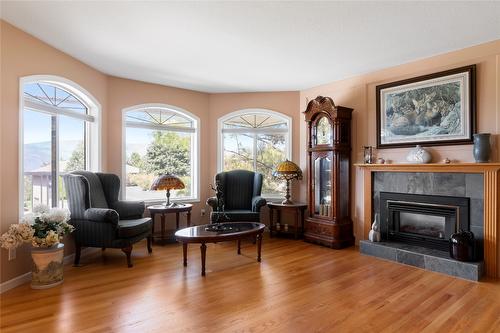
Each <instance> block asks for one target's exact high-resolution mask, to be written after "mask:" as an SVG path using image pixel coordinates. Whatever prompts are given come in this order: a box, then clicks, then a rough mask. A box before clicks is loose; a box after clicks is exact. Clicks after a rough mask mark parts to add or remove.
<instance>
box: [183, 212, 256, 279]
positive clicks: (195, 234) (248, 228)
mask: <svg viewBox="0 0 500 333" xmlns="http://www.w3.org/2000/svg"><path fill="white" fill-rule="evenodd" d="M220 225H221V226H223V227H226V228H230V229H229V230H224V231H207V230H205V229H206V228H207V227H209V226H213V224H205V225H199V226H194V227H190V228H184V229H181V230H179V231H177V232H176V233H175V238H176V239H177V241H178V242H181V243H182V252H183V255H184V266H187V246H188V244H189V243H201V246H200V250H201V275H203V276H204V275H205V258H206V254H207V245H206V243H219V242H227V241H231V240H237V241H238V254H241V240H242V239H243V238H249V237H255V238H256V240H257V261H259V262H260V260H261V248H262V233H263V232H264V228H265V227H266V226H265V225H264V224H262V223H252V222H231V223H229V222H228V223H220Z"/></svg>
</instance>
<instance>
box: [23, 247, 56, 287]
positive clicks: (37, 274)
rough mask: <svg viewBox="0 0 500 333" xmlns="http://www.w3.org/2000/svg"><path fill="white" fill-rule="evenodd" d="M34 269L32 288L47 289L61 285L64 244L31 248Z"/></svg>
mask: <svg viewBox="0 0 500 333" xmlns="http://www.w3.org/2000/svg"><path fill="white" fill-rule="evenodd" d="M31 258H32V259H33V268H32V275H31V288H33V289H46V288H51V287H54V286H57V285H59V284H61V283H62V282H63V280H64V276H63V260H64V244H62V243H59V244H57V245H54V246H51V247H48V248H47V247H33V248H31Z"/></svg>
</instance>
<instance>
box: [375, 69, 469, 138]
mask: <svg viewBox="0 0 500 333" xmlns="http://www.w3.org/2000/svg"><path fill="white" fill-rule="evenodd" d="M474 74H475V68H474V66H468V67H465V68H459V69H455V70H450V71H447V72H442V73H436V74H431V75H427V76H424V77H418V78H414V79H409V80H405V81H399V82H393V83H388V84H384V85H381V86H377V132H378V137H377V148H384V147H410V146H414V145H416V144H424V145H428V146H431V145H443V144H464V143H470V142H472V134H473V124H474V112H473V111H474V100H475V96H474V81H475V80H474Z"/></svg>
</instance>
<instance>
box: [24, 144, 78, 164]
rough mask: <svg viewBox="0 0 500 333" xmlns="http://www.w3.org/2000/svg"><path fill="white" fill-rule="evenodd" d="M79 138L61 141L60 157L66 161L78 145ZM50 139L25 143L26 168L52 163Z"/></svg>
mask: <svg viewBox="0 0 500 333" xmlns="http://www.w3.org/2000/svg"><path fill="white" fill-rule="evenodd" d="M78 143H79V141H78V140H69V141H63V142H61V150H60V154H61V156H60V159H61V160H63V161H65V160H68V159H69V157H70V156H71V153H72V152H73V150H75V148H76V146H77V145H78ZM50 155H51V145H50V141H45V142H35V143H28V144H25V145H24V170H26V171H31V170H35V169H38V168H40V167H42V166H44V165H47V164H49V163H50V160H51V158H50Z"/></svg>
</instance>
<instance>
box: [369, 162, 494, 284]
mask: <svg viewBox="0 0 500 333" xmlns="http://www.w3.org/2000/svg"><path fill="white" fill-rule="evenodd" d="M382 191H383V192H393V193H409V194H425V195H440V196H453V197H467V198H469V199H470V230H471V231H472V232H473V233H474V235H475V238H476V239H477V241H478V250H480V251H482V249H483V233H484V230H483V229H484V218H483V192H484V191H483V175H482V174H474V173H434V172H427V173H421V172H374V173H373V187H372V193H373V197H372V198H373V203H372V207H373V216H375V214H378V216H381V214H380V192H382ZM380 223H381V224H382V223H385V222H384V221H380ZM360 248H361V252H362V253H365V254H370V255H375V256H378V257H382V258H385V259H390V260H393V261H397V262H400V263H404V264H409V265H412V266H417V267H420V268H424V269H429V270H433V271H437V272H441V273H446V274H450V275H454V276H458V277H462V278H467V279H471V280H478V279H479V278H480V277H481V275H482V263H474V264H470V263H461V262H457V261H455V260H451V259H449V258H448V254H447V253H443V251H437V250H432V249H425V248H421V247H418V246H412V245H407V244H401V243H392V242H382V243H380V244H371V243H370V242H367V241H364V242H361V244H360Z"/></svg>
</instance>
